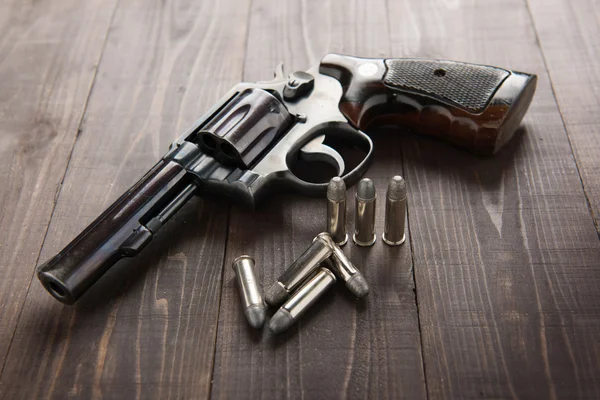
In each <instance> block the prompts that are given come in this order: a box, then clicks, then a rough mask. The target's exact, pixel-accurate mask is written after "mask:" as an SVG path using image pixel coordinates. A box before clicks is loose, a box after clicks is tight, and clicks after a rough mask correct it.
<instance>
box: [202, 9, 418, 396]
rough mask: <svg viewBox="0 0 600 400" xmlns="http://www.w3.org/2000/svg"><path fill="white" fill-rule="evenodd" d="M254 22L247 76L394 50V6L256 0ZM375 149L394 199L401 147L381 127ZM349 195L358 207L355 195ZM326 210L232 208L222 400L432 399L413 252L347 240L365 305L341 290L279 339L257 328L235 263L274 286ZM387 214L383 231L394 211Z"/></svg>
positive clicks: (287, 205) (217, 376) (296, 205)
mask: <svg viewBox="0 0 600 400" xmlns="http://www.w3.org/2000/svg"><path fill="white" fill-rule="evenodd" d="M250 26H251V29H250V32H249V37H248V49H247V52H246V54H247V55H246V68H245V74H244V78H245V79H246V80H264V79H266V78H267V77H268V73H269V71H270V70H271V68H273V66H274V65H276V64H277V62H278V61H284V62H285V63H286V65H287V66H288V69H289V71H288V72H290V71H292V68H293V69H301V68H302V69H304V68H308V67H311V66H314V65H316V64H317V63H318V62H319V60H320V58H321V57H322V56H323V55H324V54H326V53H327V52H328V51H333V52H342V53H348V54H359V55H364V56H374V57H381V56H383V55H384V54H387V53H388V52H389V45H390V42H389V37H388V34H387V29H388V26H387V17H386V6H385V3H384V2H383V1H375V2H370V3H368V4H367V3H366V2H354V1H353V2H347V1H333V2H315V1H312V2H296V1H259V0H255V1H254V2H253V8H252V20H251V23H250ZM375 146H376V149H377V150H376V154H375V159H376V161H375V163H374V165H373V166H372V167H371V169H370V170H369V173H368V176H369V177H370V178H372V179H373V180H374V181H375V182H376V185H377V189H378V190H379V193H380V196H383V193H384V192H385V188H386V186H387V180H388V179H389V178H390V177H391V176H393V175H394V174H401V173H402V166H401V162H402V158H401V153H400V140H399V138H398V137H396V136H393V135H388V134H386V133H385V132H379V135H378V136H377V137H376V142H375ZM348 195H349V196H350V198H349V205H353V204H354V201H353V196H354V191H353V190H351V191H349V192H348ZM380 198H382V197H380ZM382 204H383V203H381V202H380V207H383V206H382ZM351 208H352V207H349V211H351ZM382 210H383V208H382V209H381V210H380V211H382ZM325 213H326V205H325V202H324V200H322V199H306V198H303V197H301V196H298V195H278V196H276V197H274V198H272V199H270V200H269V201H268V202H267V203H266V204H263V206H262V207H261V208H260V209H259V210H258V211H257V212H255V213H246V212H242V211H239V210H237V209H236V210H232V214H231V220H230V221H231V222H230V227H229V235H228V241H227V254H226V257H225V273H224V283H223V285H224V287H223V291H222V294H221V313H220V317H219V330H218V334H217V337H218V340H217V349H216V355H215V367H214V377H213V381H214V383H213V388H212V396H211V397H212V398H252V399H259V398H262V399H283V398H309V399H313V398H315V399H329V398H410V399H418V398H424V397H425V385H424V375H423V369H422V363H421V351H420V342H419V340H420V339H419V331H418V322H417V310H416V305H415V297H414V292H413V289H414V285H413V279H412V268H411V257H410V246H408V245H407V246H403V247H399V248H390V247H387V246H385V245H384V244H383V243H382V242H381V241H380V240H379V241H378V242H377V243H376V245H375V246H373V247H371V248H358V247H357V246H355V245H353V244H347V245H346V247H345V249H344V251H345V252H346V254H348V256H349V257H350V259H351V260H352V261H353V262H354V263H355V264H356V265H357V267H358V268H359V269H360V270H361V271H362V272H363V273H364V274H365V277H366V279H367V280H368V282H369V283H370V285H371V289H372V293H371V294H370V295H369V296H368V297H367V298H366V299H364V300H356V299H354V298H353V297H352V296H351V295H350V294H349V293H348V292H347V290H346V289H345V287H344V286H343V285H342V284H338V285H337V286H336V288H335V290H333V291H332V292H330V293H328V294H326V295H325V297H324V298H323V299H322V300H321V301H320V302H319V303H318V304H317V305H316V306H315V307H314V308H313V309H311V310H310V311H309V312H308V314H307V315H305V316H303V318H302V319H301V320H300V321H299V323H298V324H297V325H296V326H293V327H292V328H290V330H289V331H287V332H285V333H284V334H282V335H280V336H273V335H271V334H270V333H269V332H268V329H267V328H266V327H265V328H264V329H263V330H262V331H253V330H252V329H251V328H250V327H249V326H248V324H247V323H246V321H245V319H244V315H243V313H242V309H241V306H240V298H239V295H238V293H237V288H236V287H235V282H234V280H233V272H232V270H231V267H230V265H231V262H232V261H233V260H234V259H235V258H236V257H238V256H240V255H241V254H249V255H251V256H252V257H254V258H255V260H256V266H257V271H258V275H259V278H260V279H261V281H262V283H263V286H264V287H268V286H269V285H270V284H271V283H273V282H274V281H275V280H276V279H277V277H278V276H279V275H280V274H281V273H282V272H283V271H284V269H285V268H286V267H287V266H289V265H290V264H291V263H292V262H293V261H294V260H295V259H296V258H297V257H298V256H300V254H302V252H303V251H304V250H305V249H306V248H307V247H308V245H309V244H310V242H311V240H312V238H313V237H314V236H316V234H318V233H319V232H321V231H323V230H324V229H325V218H326V217H325ZM377 217H378V218H377V227H378V232H379V233H380V232H381V230H382V229H383V220H382V218H383V213H381V212H380V213H378V216H377ZM352 219H353V213H352V212H350V213H349V221H351V220H352ZM351 226H352V225H351V224H350V225H349V227H348V228H349V229H351Z"/></svg>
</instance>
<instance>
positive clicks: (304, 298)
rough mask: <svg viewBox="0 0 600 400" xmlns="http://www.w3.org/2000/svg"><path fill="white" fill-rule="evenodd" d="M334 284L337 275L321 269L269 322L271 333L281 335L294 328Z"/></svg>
mask: <svg viewBox="0 0 600 400" xmlns="http://www.w3.org/2000/svg"><path fill="white" fill-rule="evenodd" d="M334 283H335V275H333V273H332V272H331V271H330V270H328V269H327V268H319V269H318V270H317V273H316V274H314V275H313V276H312V277H311V278H310V279H309V280H308V281H307V282H306V283H305V284H304V285H302V287H300V289H298V291H296V292H295V293H294V294H293V295H292V297H290V298H289V300H288V301H286V302H285V304H284V305H283V306H282V307H281V308H280V309H279V310H277V312H276V313H275V314H274V315H273V318H271V322H269V329H270V330H271V332H273V333H281V332H283V331H285V330H286V329H288V328H289V327H290V326H292V325H293V324H294V323H295V322H296V321H297V320H298V318H299V317H300V316H301V315H302V314H304V312H305V311H306V310H308V309H309V308H310V307H311V306H312V305H313V304H315V302H316V301H317V300H318V299H319V297H321V296H322V295H323V293H325V292H326V291H327V289H329V288H330V287H331V286H333V284H334Z"/></svg>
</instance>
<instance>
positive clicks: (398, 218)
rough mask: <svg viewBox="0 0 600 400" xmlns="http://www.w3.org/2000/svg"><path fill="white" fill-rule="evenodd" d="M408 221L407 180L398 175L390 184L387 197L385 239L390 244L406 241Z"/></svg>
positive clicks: (394, 244)
mask: <svg viewBox="0 0 600 400" xmlns="http://www.w3.org/2000/svg"><path fill="white" fill-rule="evenodd" d="M405 221H406V182H405V181H404V179H403V178H402V177H401V176H399V175H396V176H394V177H393V178H392V179H391V180H390V183H389V184H388V189H387V195H386V199H385V228H384V232H383V236H382V238H383V241H384V242H385V243H387V244H389V245H390V246H397V245H400V244H402V243H404V240H405V236H404V223H405Z"/></svg>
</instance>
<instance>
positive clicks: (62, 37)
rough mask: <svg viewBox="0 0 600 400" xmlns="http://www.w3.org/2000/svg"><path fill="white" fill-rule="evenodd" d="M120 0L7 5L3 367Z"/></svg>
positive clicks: (0, 115)
mask: <svg viewBox="0 0 600 400" xmlns="http://www.w3.org/2000/svg"><path fill="white" fill-rule="evenodd" d="M114 3H115V2H114V1H105V2H102V1H96V0H92V1H86V2H80V1H77V0H65V1H61V2H56V1H39V2H35V4H34V2H27V1H20V0H19V1H4V2H2V4H1V5H0V370H1V366H2V365H4V359H5V357H6V354H7V351H8V348H9V346H10V343H11V340H12V337H13V333H14V331H15V327H16V325H17V321H18V317H19V313H20V312H21V310H22V307H23V302H24V301H25V297H26V294H27V290H28V287H29V283H30V281H31V277H32V276H33V271H34V268H35V265H36V262H37V261H38V256H39V252H40V248H41V246H42V242H43V240H44V236H45V233H46V230H47V228H48V223H49V222H50V218H51V215H52V210H53V208H54V200H55V197H56V194H57V192H58V189H59V187H60V183H61V181H62V179H63V176H64V174H65V170H66V168H67V163H68V160H69V156H70V154H71V150H72V148H73V144H74V141H75V137H76V135H77V129H78V127H79V123H80V121H81V117H82V114H83V111H84V108H85V104H86V101H87V99H88V95H89V92H90V89H91V86H92V82H93V80H94V76H95V73H96V66H97V63H98V59H99V58H100V55H101V53H102V45H103V43H104V40H105V37H106V32H107V31H108V26H109V22H110V17H111V15H112V11H113V10H114Z"/></svg>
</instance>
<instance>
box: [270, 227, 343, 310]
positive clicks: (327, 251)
mask: <svg viewBox="0 0 600 400" xmlns="http://www.w3.org/2000/svg"><path fill="white" fill-rule="evenodd" d="M326 235H328V236H329V234H327V233H326ZM331 253H332V249H331V246H330V245H329V243H328V242H327V241H326V240H325V239H323V238H322V237H321V236H317V237H316V238H315V239H314V240H313V242H312V244H311V245H310V247H309V248H308V249H307V250H306V251H305V252H304V253H303V254H302V255H301V256H300V257H299V258H298V259H297V260H296V261H294V263H293V264H292V265H291V266H290V267H289V268H288V269H287V270H286V271H285V272H284V273H283V274H282V275H281V276H280V277H279V279H277V282H275V283H274V284H273V285H272V286H271V287H270V288H269V290H267V294H266V296H265V299H266V300H267V303H268V304H269V305H270V306H272V307H276V306H279V305H281V303H283V302H284V301H285V300H286V299H287V298H288V297H290V294H292V292H293V291H294V290H296V289H297V288H298V287H299V286H300V285H301V284H302V282H303V281H304V280H305V279H306V278H308V277H309V276H310V275H311V274H312V273H313V272H314V271H315V270H316V269H317V268H318V267H319V265H320V264H321V263H322V262H323V261H325V260H326V259H327V258H329V256H330V255H331Z"/></svg>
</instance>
